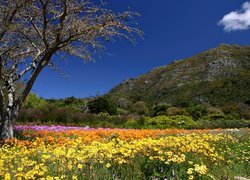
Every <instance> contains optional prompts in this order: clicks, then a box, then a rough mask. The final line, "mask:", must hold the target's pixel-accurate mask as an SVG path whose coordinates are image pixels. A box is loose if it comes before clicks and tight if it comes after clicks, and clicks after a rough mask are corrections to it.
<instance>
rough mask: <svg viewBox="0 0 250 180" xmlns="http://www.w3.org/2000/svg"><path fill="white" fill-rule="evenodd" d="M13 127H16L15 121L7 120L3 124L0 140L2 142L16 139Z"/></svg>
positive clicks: (0, 127)
mask: <svg viewBox="0 0 250 180" xmlns="http://www.w3.org/2000/svg"><path fill="white" fill-rule="evenodd" d="M13 127H14V122H13V120H10V119H6V120H5V121H4V122H2V124H1V126H0V138H1V139H2V140H5V139H12V138H13V137H14V133H13Z"/></svg>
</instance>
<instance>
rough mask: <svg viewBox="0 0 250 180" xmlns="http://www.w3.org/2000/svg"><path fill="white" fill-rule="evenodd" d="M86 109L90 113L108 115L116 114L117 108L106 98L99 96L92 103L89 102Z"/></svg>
mask: <svg viewBox="0 0 250 180" xmlns="http://www.w3.org/2000/svg"><path fill="white" fill-rule="evenodd" d="M87 107H88V109H89V111H90V112H91V113H96V114H98V113H101V112H104V113H109V114H116V113H117V108H116V106H115V104H114V103H113V102H112V101H111V100H110V99H109V98H107V97H105V96H100V97H97V98H95V99H94V100H92V101H89V102H88V104H87Z"/></svg>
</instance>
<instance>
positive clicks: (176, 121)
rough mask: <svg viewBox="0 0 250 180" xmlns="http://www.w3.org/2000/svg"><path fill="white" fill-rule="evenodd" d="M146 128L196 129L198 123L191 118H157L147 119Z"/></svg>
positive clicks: (179, 116)
mask: <svg viewBox="0 0 250 180" xmlns="http://www.w3.org/2000/svg"><path fill="white" fill-rule="evenodd" d="M144 122H145V125H146V127H147V126H148V127H152V128H181V129H182V128H183V129H192V128H195V127H196V122H195V121H194V120H193V119H192V117H190V116H184V115H177V116H156V117H153V118H150V117H146V118H145V121H144Z"/></svg>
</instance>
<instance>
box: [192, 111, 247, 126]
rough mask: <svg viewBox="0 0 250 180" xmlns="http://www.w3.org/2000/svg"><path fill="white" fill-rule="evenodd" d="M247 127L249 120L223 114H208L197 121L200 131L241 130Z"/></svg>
mask: <svg viewBox="0 0 250 180" xmlns="http://www.w3.org/2000/svg"><path fill="white" fill-rule="evenodd" d="M249 125H250V121H249V120H245V119H237V118H234V117H231V116H226V115H223V114H210V115H207V116H205V117H203V118H201V119H199V121H197V126H198V128H201V129H204V128H205V129H215V128H242V127H248V126H249Z"/></svg>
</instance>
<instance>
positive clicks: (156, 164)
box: [0, 126, 250, 180]
mask: <svg viewBox="0 0 250 180" xmlns="http://www.w3.org/2000/svg"><path fill="white" fill-rule="evenodd" d="M15 131H16V136H17V139H13V140H9V141H7V142H5V143H4V144H2V145H1V147H0V154H1V157H0V179H1V178H2V179H6V180H7V179H20V180H21V179H48V180H49V179H233V178H234V177H235V176H244V177H250V174H249V173H250V169H249V163H250V141H249V130H248V129H241V130H234V129H232V130H133V129H102V128H100V129H91V128H79V127H64V126H16V127H15Z"/></svg>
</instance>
